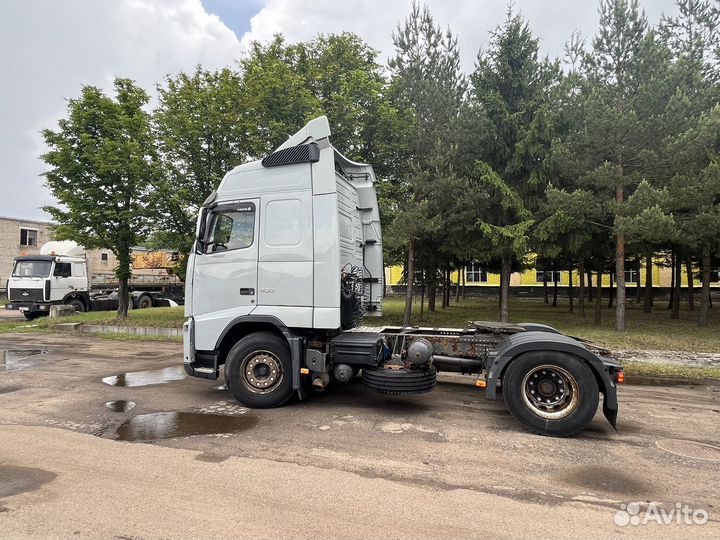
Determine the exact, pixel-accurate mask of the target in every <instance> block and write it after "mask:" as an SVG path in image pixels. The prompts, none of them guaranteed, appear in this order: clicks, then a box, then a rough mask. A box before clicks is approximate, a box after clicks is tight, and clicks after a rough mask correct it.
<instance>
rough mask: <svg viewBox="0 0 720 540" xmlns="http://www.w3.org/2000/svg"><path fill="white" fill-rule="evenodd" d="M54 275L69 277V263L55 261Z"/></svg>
mask: <svg viewBox="0 0 720 540" xmlns="http://www.w3.org/2000/svg"><path fill="white" fill-rule="evenodd" d="M53 276H55V277H70V276H71V274H70V263H55V271H54V272H53Z"/></svg>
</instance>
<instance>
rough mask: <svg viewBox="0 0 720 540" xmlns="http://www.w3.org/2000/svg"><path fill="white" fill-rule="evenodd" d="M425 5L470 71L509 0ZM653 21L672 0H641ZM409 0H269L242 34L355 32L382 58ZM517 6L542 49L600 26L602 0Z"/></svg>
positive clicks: (519, 0)
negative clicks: (455, 42)
mask: <svg viewBox="0 0 720 540" xmlns="http://www.w3.org/2000/svg"><path fill="white" fill-rule="evenodd" d="M420 3H421V4H423V3H424V4H427V5H428V7H429V8H430V11H431V12H432V14H433V17H434V19H435V22H436V23H437V24H439V25H441V26H442V27H443V28H446V27H448V26H449V27H450V28H451V29H452V31H453V33H454V34H455V35H456V36H457V37H458V41H459V45H460V52H461V55H462V56H461V61H462V65H463V69H464V70H465V71H471V70H472V67H473V65H474V62H475V58H476V56H477V53H478V49H479V48H480V47H481V46H486V45H487V43H488V40H489V33H490V31H492V30H493V29H494V28H495V27H497V26H498V25H499V24H501V23H502V22H503V20H504V19H505V13H506V10H507V4H508V0H454V1H448V0H424V1H423V0H420ZM641 4H642V5H643V7H644V8H645V10H646V12H647V14H648V18H649V20H650V22H651V23H654V22H657V20H659V17H660V13H661V12H662V11H663V10H664V11H666V12H668V11H674V2H673V0H647V1H645V2H641ZM411 5H412V2H411V0H403V1H394V0H355V1H352V2H339V1H338V0H269V1H268V3H267V4H266V5H265V7H264V8H263V9H261V10H260V11H259V12H258V13H257V14H256V15H255V16H254V17H253V18H252V19H251V20H250V31H249V32H247V33H246V34H245V35H244V36H243V37H242V40H241V41H242V43H243V45H244V46H245V47H247V45H249V43H250V42H251V41H253V40H258V41H267V40H268V39H271V38H272V36H273V34H276V33H283V34H284V35H285V36H286V37H287V38H288V39H289V40H290V41H291V42H295V41H304V40H307V39H311V38H313V37H315V36H316V35H317V34H318V33H320V32H322V33H326V34H327V33H333V32H342V31H348V32H354V33H356V34H358V35H360V36H362V37H363V38H364V39H365V41H366V42H367V43H369V44H370V45H371V46H372V47H374V48H375V49H377V50H379V51H381V59H382V60H383V61H384V60H385V59H387V58H388V57H390V56H392V54H393V51H394V48H393V45H392V32H393V30H395V28H396V27H397V24H398V22H400V21H404V20H405V18H406V17H407V16H408V14H409V13H410V9H411ZM514 5H515V9H516V10H519V11H520V12H521V13H522V14H523V16H524V17H525V18H526V19H527V20H528V21H529V24H530V28H531V30H532V31H533V33H534V34H535V35H537V36H539V37H540V47H541V51H542V52H543V53H550V54H551V55H552V56H555V55H558V54H561V53H562V48H563V45H564V43H565V42H566V41H567V40H568V39H569V37H570V34H571V33H572V32H573V30H576V29H578V30H580V31H581V32H582V33H583V34H584V35H586V36H588V37H590V36H592V35H593V34H594V32H595V29H596V26H597V19H598V17H597V7H598V2H596V1H592V0H516V1H515V2H514Z"/></svg>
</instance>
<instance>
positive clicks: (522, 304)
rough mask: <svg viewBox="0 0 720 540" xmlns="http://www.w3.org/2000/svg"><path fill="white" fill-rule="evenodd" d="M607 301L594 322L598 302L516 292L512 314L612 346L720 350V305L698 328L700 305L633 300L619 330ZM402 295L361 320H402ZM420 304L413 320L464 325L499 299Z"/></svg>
mask: <svg viewBox="0 0 720 540" xmlns="http://www.w3.org/2000/svg"><path fill="white" fill-rule="evenodd" d="M606 305H607V300H605V301H604V303H603V308H602V324H600V325H599V326H596V325H595V324H594V318H593V313H594V312H593V309H594V306H592V305H589V306H586V316H585V317H584V318H583V317H580V316H579V315H578V314H577V305H576V306H575V307H576V313H570V312H569V311H568V306H567V299H560V300H559V301H558V307H556V308H553V307H552V306H551V305H549V304H545V303H543V301H542V299H540V298H538V299H535V298H512V299H511V301H510V319H511V320H512V321H516V322H536V323H543V324H549V325H550V326H553V327H555V328H557V329H558V330H560V331H561V332H563V333H566V334H569V335H571V336H577V337H581V338H584V339H589V340H591V341H594V342H596V343H597V344H599V345H604V346H605V347H608V348H610V349H624V350H638V349H639V350H644V349H657V350H672V351H689V352H709V353H720V332H718V325H719V324H720V310H719V309H717V308H714V309H711V310H710V326H708V327H707V328H698V326H697V311H688V310H687V309H686V307H687V306H685V305H683V306H682V307H683V309H682V310H681V311H680V319H678V320H672V319H670V311H669V310H668V309H665V308H666V302H663V301H657V302H656V305H655V307H654V308H653V312H652V313H649V314H648V313H643V312H642V307H641V306H637V305H635V304H633V303H630V304H629V305H628V306H627V311H626V321H627V324H626V326H627V329H626V331H625V332H622V333H620V332H616V331H615V310H614V309H608V308H607V307H606ZM403 310H404V301H403V299H401V298H387V299H386V301H385V302H384V306H383V312H384V315H383V316H382V317H380V318H377V319H374V318H370V317H368V318H366V319H365V321H364V323H363V324H366V325H373V326H382V325H399V324H401V323H402V316H403ZM419 315H420V309H419V305H415V306H414V307H413V324H416V325H419V326H430V327H464V326H465V325H466V324H467V322H468V321H472V320H490V321H496V320H498V319H499V308H498V303H497V300H496V299H492V298H490V299H468V300H461V301H460V302H459V303H458V304H456V303H455V302H454V298H453V302H451V307H450V308H447V309H442V308H440V307H438V308H437V311H436V312H435V313H429V312H428V311H427V306H426V309H425V313H424V315H423V317H422V319H421V318H420V316H419Z"/></svg>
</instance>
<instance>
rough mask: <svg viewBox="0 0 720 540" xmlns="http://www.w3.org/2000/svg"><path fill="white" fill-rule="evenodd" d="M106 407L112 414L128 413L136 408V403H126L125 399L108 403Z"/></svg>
mask: <svg viewBox="0 0 720 540" xmlns="http://www.w3.org/2000/svg"><path fill="white" fill-rule="evenodd" d="M105 406H106V407H107V408H108V409H110V410H111V411H112V412H120V413H124V412H128V411H129V410H130V409H133V408H135V402H134V401H126V400H124V399H116V400H115V401H108V402H107V403H105Z"/></svg>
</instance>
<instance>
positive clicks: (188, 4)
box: [0, 0, 675, 219]
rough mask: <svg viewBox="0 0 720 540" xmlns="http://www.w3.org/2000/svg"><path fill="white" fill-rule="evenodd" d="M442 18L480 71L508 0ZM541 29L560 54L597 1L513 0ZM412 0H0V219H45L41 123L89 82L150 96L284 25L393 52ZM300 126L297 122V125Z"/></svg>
mask: <svg viewBox="0 0 720 540" xmlns="http://www.w3.org/2000/svg"><path fill="white" fill-rule="evenodd" d="M425 3H426V4H427V5H428V6H429V7H430V10H431V12H432V13H433V16H434V18H435V21H436V22H437V23H438V24H440V25H441V26H442V27H443V28H446V27H448V26H449V27H450V28H451V29H452V31H453V32H454V33H455V35H456V36H457V37H458V41H459V46H460V52H461V61H462V67H463V69H464V70H465V71H467V72H469V71H471V70H472V68H473V64H474V61H475V57H476V56H477V52H478V50H479V48H480V47H484V46H486V45H487V43H488V40H489V32H490V31H491V30H492V29H494V28H495V27H496V26H497V25H498V24H500V23H501V22H502V21H503V19H504V18H505V12H506V9H507V2H506V0H454V1H453V0H427V1H426V2H425ZM514 5H515V9H516V10H518V11H520V12H521V13H522V14H523V16H524V17H525V18H526V19H527V20H528V23H529V25H530V28H531V30H532V31H533V32H534V33H535V34H536V35H537V36H538V37H539V38H540V47H541V51H542V52H543V53H544V54H545V53H547V54H550V55H551V56H556V55H561V54H562V49H563V45H564V43H565V42H566V41H567V39H568V38H569V36H570V34H571V33H572V32H573V31H574V30H579V31H580V32H581V33H582V34H583V35H585V36H587V37H588V39H591V37H592V35H593V34H594V33H595V29H596V27H597V20H598V15H597V1H596V0H516V1H515V2H514ZM641 5H642V6H643V8H644V9H645V11H646V13H647V16H648V20H649V21H650V23H651V24H654V23H656V22H657V21H658V20H659V19H660V16H661V14H662V13H663V12H664V13H674V12H675V7H674V2H673V0H641ZM410 6H411V0H353V1H350V0H347V1H339V0H64V1H62V2H60V1H57V0H4V1H3V2H2V3H1V4H0V73H2V74H3V83H2V85H0V216H9V217H17V218H28V219H47V218H48V216H47V214H45V213H44V212H43V211H42V210H41V207H42V206H44V205H52V204H55V202H54V200H53V198H52V195H51V194H50V193H49V191H48V189H47V188H46V187H45V186H44V184H43V178H42V176H41V174H42V173H43V171H45V170H46V166H45V164H44V163H43V162H42V161H41V159H40V156H41V155H42V153H43V152H44V146H43V141H42V137H41V135H40V131H41V130H42V129H44V128H51V129H53V128H55V127H56V126H57V121H58V119H59V118H62V117H63V116H64V113H65V111H66V106H67V102H66V100H67V99H68V98H73V97H77V96H78V95H79V93H80V90H81V88H82V86H83V85H86V84H90V85H95V86H99V87H101V88H103V89H104V90H106V91H110V90H111V89H112V80H113V78H114V77H115V76H121V77H129V78H131V79H134V80H136V81H137V82H138V84H140V85H141V86H142V87H144V88H145V89H146V90H148V91H149V92H150V93H151V94H152V93H153V91H154V88H155V85H156V84H157V83H158V82H160V81H162V79H163V78H164V77H165V76H166V75H168V74H169V75H173V74H176V73H178V72H180V71H191V70H192V69H193V68H194V66H195V65H197V64H198V63H199V64H202V65H203V67H205V68H208V69H214V68H219V67H223V66H226V65H234V62H235V60H236V59H238V58H240V57H241V56H242V54H243V51H245V50H247V48H248V45H249V44H250V43H251V42H252V41H254V40H258V41H267V40H269V39H271V38H272V36H273V35H274V34H276V33H282V34H284V35H285V36H286V38H287V39H288V41H290V42H295V41H302V40H307V39H311V38H313V37H315V36H316V35H317V34H318V33H326V34H327V33H334V32H342V31H349V32H355V33H357V34H359V35H360V36H361V37H362V38H363V39H365V41H366V42H367V43H369V44H370V45H371V46H372V47H373V48H375V49H377V50H378V51H379V52H380V59H381V61H382V62H383V63H384V62H385V61H386V59H387V58H388V57H389V56H391V55H392V53H393V46H392V32H393V30H394V29H395V28H396V27H397V24H398V23H399V22H400V21H402V20H404V19H405V17H406V16H407V14H408V13H409V12H410ZM299 127H301V126H298V128H299Z"/></svg>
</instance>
